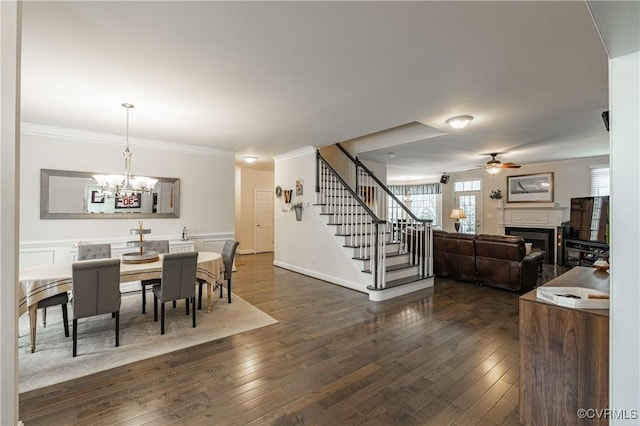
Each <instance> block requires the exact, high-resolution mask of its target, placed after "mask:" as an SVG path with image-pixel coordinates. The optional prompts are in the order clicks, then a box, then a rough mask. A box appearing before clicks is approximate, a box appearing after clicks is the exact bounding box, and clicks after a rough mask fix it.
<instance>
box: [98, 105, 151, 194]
mask: <svg viewBox="0 0 640 426" xmlns="http://www.w3.org/2000/svg"><path fill="white" fill-rule="evenodd" d="M122 106H123V107H124V108H126V110H127V130H126V131H127V133H126V138H125V145H124V152H123V156H124V175H94V176H93V178H94V179H95V181H96V182H97V183H98V185H100V193H101V194H102V195H104V196H105V197H107V198H117V197H122V196H131V195H134V194H136V193H140V192H152V191H153V188H155V186H156V183H158V179H154V178H150V177H147V176H135V177H132V176H131V156H132V154H131V150H130V149H129V110H130V109H132V108H133V105H131V104H129V103H126V102H125V103H123V104H122Z"/></svg>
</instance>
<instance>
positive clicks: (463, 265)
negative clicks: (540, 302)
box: [433, 230, 544, 291]
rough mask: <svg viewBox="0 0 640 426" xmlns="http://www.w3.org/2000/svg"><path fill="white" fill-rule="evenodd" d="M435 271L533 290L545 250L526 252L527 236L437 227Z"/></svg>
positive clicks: (490, 284) (440, 273) (464, 278)
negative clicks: (466, 231)
mask: <svg viewBox="0 0 640 426" xmlns="http://www.w3.org/2000/svg"><path fill="white" fill-rule="evenodd" d="M433 251H434V262H433V263H434V272H435V274H436V275H437V276H441V277H448V278H451V279H454V280H459V281H470V282H474V283H477V284H483V285H489V286H494V287H500V288H505V289H509V290H514V291H529V290H531V289H532V288H534V287H535V285H536V282H537V279H538V269H539V268H540V265H541V264H542V262H543V261H544V253H543V252H535V253H531V254H529V255H526V254H525V253H526V249H525V245H524V239H523V238H522V237H516V236H511V235H485V234H482V235H472V234H460V233H453V232H446V231H439V230H435V231H433Z"/></svg>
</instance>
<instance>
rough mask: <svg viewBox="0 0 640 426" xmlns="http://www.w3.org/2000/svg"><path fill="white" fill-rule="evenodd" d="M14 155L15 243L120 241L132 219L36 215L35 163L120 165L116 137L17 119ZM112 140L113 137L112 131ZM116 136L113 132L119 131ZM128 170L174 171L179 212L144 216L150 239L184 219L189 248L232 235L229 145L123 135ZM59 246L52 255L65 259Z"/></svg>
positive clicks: (79, 167) (172, 235) (85, 167)
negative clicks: (192, 242) (17, 155)
mask: <svg viewBox="0 0 640 426" xmlns="http://www.w3.org/2000/svg"><path fill="white" fill-rule="evenodd" d="M23 129H24V130H23V133H22V141H21V144H22V151H23V152H24V153H25V155H23V156H22V159H21V163H20V177H21V187H20V190H21V194H23V196H22V198H21V203H20V219H21V220H20V222H21V223H20V243H21V248H22V249H32V248H33V247H34V246H38V247H40V246H42V244H46V243H49V244H52V245H62V246H64V247H67V248H68V246H69V243H71V244H73V243H75V242H76V241H80V240H82V241H98V240H99V241H123V240H126V239H128V238H129V229H131V228H137V227H138V219H135V218H133V219H75V220H72V219H54V220H52V219H45V220H43V219H40V180H39V176H40V169H45V168H46V169H59V170H72V171H88V172H110V173H119V174H122V173H123V172H124V160H123V157H122V151H123V150H124V141H123V142H122V145H119V144H114V143H113V142H110V141H109V138H113V136H112V135H101V134H96V133H92V132H80V131H75V130H70V129H58V128H51V127H44V126H35V125H29V124H25V125H24V126H23ZM115 139H116V140H118V139H119V138H115ZM120 139H121V138H120ZM130 144H131V151H132V152H133V159H132V172H133V174H134V175H136V174H139V175H148V176H159V177H170V178H179V179H180V217H179V218H175V219H144V220H143V221H144V227H145V228H150V229H151V235H149V238H150V239H154V238H155V239H161V238H168V239H177V238H180V236H181V232H182V228H183V227H185V226H186V227H187V228H188V230H189V236H190V238H193V239H196V249H197V250H202V249H203V246H202V242H200V244H199V242H198V240H199V239H200V240H202V239H215V238H216V237H218V236H219V237H221V238H230V237H231V238H232V237H233V235H234V215H235V213H234V201H233V200H234V189H235V188H234V181H235V175H234V154H233V153H232V152H230V151H222V150H215V149H205V148H201V147H190V146H179V145H178V144H172V143H166V142H160V141H141V140H135V139H133V140H130ZM65 253H66V251H65V250H59V251H58V252H57V253H56V257H57V258H56V259H54V262H64V261H70V260H69V259H68V258H66V254H65Z"/></svg>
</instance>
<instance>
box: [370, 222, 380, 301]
mask: <svg viewBox="0 0 640 426" xmlns="http://www.w3.org/2000/svg"><path fill="white" fill-rule="evenodd" d="M378 227H379V225H378V223H377V222H376V223H375V224H374V225H373V229H374V231H375V237H374V238H375V240H374V242H373V247H374V248H373V256H371V257H372V258H373V287H374V288H375V289H378V288H379V287H378Z"/></svg>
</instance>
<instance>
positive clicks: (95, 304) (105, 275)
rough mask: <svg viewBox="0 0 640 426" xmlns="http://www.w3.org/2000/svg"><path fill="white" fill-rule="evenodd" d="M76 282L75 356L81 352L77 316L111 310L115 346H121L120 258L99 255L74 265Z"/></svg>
mask: <svg viewBox="0 0 640 426" xmlns="http://www.w3.org/2000/svg"><path fill="white" fill-rule="evenodd" d="M71 273H72V284H73V356H74V357H75V356H76V355H77V353H78V350H77V349H78V319H80V318H87V317H93V316H96V315H102V314H109V313H110V314H112V316H113V317H114V318H115V320H116V321H115V322H116V347H117V346H120V259H98V260H87V261H83V262H75V263H73V264H72V265H71Z"/></svg>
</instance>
